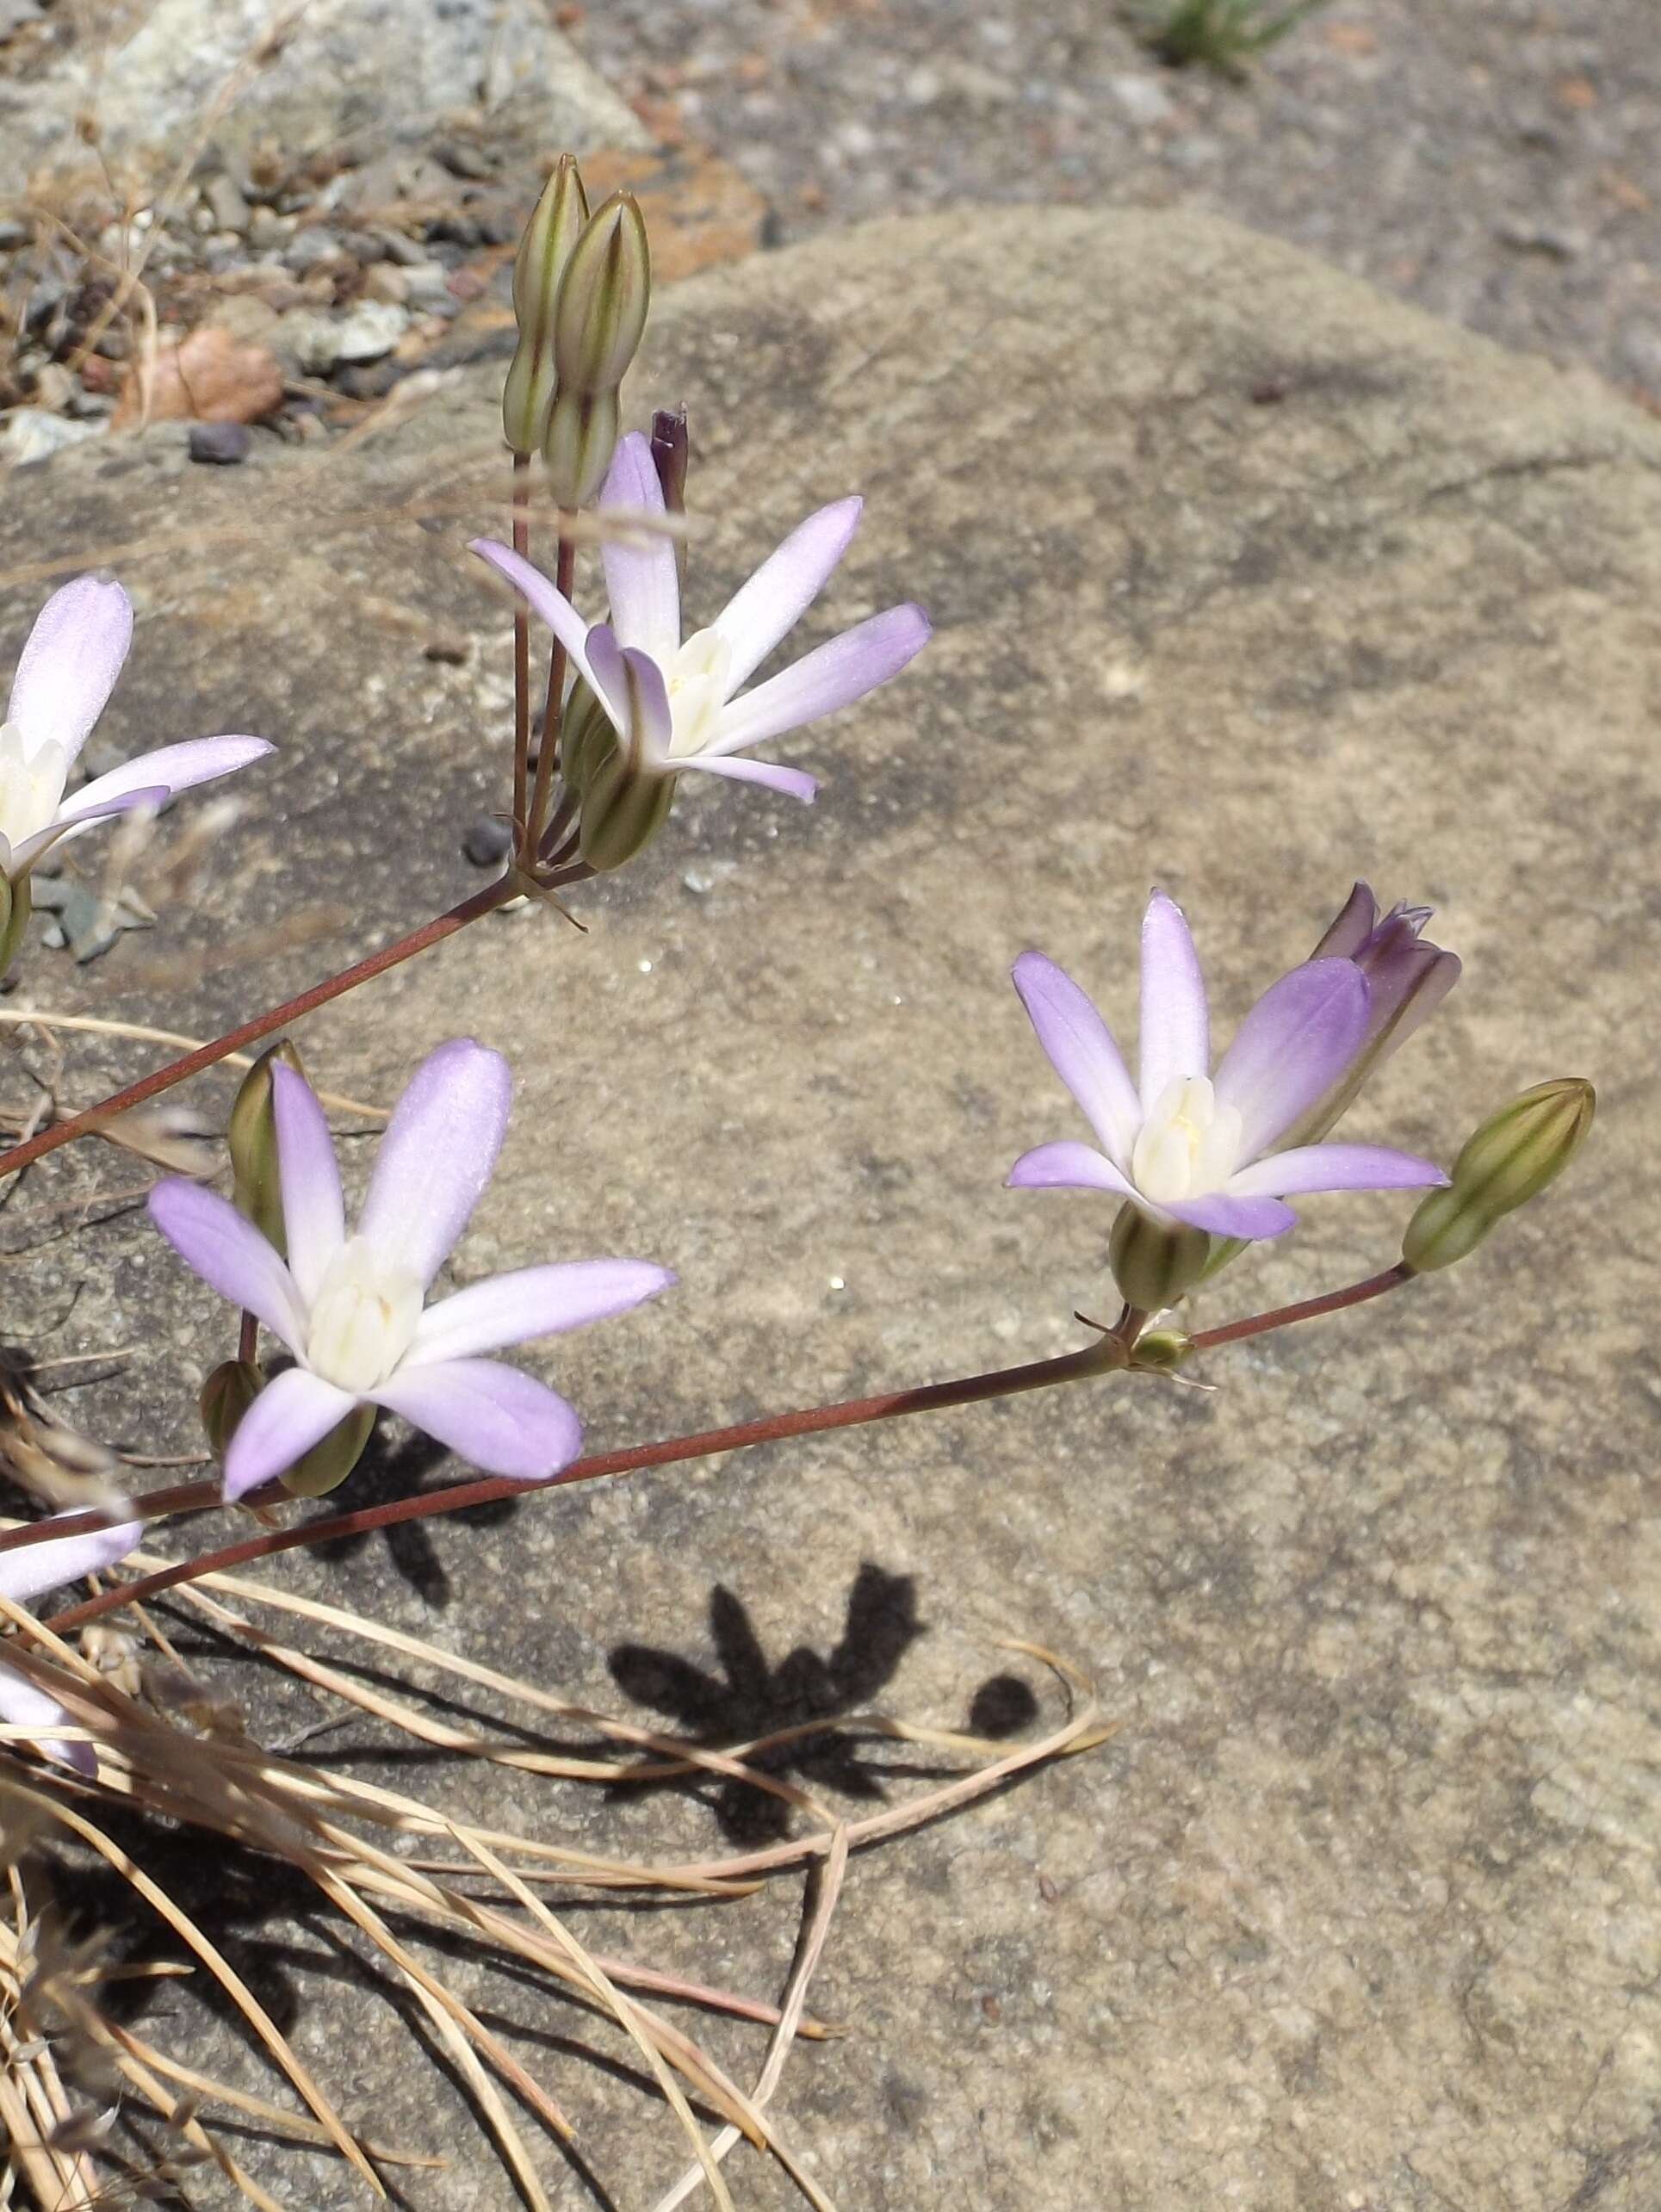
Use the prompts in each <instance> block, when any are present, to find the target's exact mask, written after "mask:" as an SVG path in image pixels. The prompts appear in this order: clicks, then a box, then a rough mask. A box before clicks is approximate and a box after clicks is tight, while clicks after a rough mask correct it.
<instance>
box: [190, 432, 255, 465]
mask: <svg viewBox="0 0 1661 2212" xmlns="http://www.w3.org/2000/svg"><path fill="white" fill-rule="evenodd" d="M252 443H253V439H252V437H251V434H250V431H249V429H248V425H247V424H246V423H192V424H191V425H190V443H189V452H190V458H191V459H192V461H207V462H214V464H216V465H217V466H218V467H219V468H233V467H234V466H235V464H236V463H237V462H239V461H246V460H247V458H248V449H249V447H250V446H251V444H252Z"/></svg>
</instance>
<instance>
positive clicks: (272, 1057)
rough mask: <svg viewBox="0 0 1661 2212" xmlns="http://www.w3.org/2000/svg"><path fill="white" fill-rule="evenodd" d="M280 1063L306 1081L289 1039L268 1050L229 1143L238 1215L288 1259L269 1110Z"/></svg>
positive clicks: (243, 1091)
mask: <svg viewBox="0 0 1661 2212" xmlns="http://www.w3.org/2000/svg"><path fill="white" fill-rule="evenodd" d="M278 1060H281V1061H282V1063H283V1065H284V1066H285V1067H288V1068H292V1069H294V1073H295V1075H299V1076H300V1077H301V1078H302V1080H303V1079H304V1077H305V1074H306V1067H305V1063H304V1062H303V1061H302V1060H301V1056H300V1054H299V1052H298V1051H297V1050H296V1049H295V1048H294V1045H292V1044H290V1043H289V1042H288V1038H286V1037H285V1038H282V1039H281V1040H280V1042H279V1043H277V1044H272V1045H269V1046H268V1047H267V1048H266V1050H264V1051H263V1052H262V1053H261V1054H260V1056H259V1057H258V1059H257V1060H256V1061H255V1063H254V1064H253V1066H252V1067H251V1069H249V1070H248V1073H247V1074H246V1075H245V1076H244V1077H243V1079H242V1081H241V1084H240V1085H239V1088H238V1091H237V1095H236V1099H235V1101H234V1103H233V1104H232V1108H231V1119H230V1123H229V1125H228V1126H227V1128H226V1142H227V1143H228V1144H229V1146H230V1149H231V1176H232V1182H231V1195H232V1199H234V1200H235V1202H236V1207H237V1211H238V1212H239V1213H241V1214H245V1216H246V1217H247V1218H248V1219H249V1220H250V1221H251V1222H252V1223H253V1224H254V1226H255V1228H256V1229H257V1230H258V1231H259V1233H260V1235H261V1236H263V1238H264V1239H265V1241H266V1242H267V1243H268V1244H270V1245H272V1246H274V1247H275V1248H276V1250H277V1251H278V1252H279V1253H282V1254H286V1253H287V1251H288V1244H287V1242H286V1240H285V1238H284V1236H283V1229H282V1187H281V1185H280V1183H279V1181H278V1177H277V1143H276V1112H275V1111H274V1109H273V1107H272V1105H271V1068H272V1065H273V1063H275V1062H276V1061H278Z"/></svg>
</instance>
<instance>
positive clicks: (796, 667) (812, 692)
mask: <svg viewBox="0 0 1661 2212" xmlns="http://www.w3.org/2000/svg"><path fill="white" fill-rule="evenodd" d="M861 505H863V502H862V501H860V500H858V499H839V500H837V501H836V502H835V503H834V505H831V506H828V507H821V508H820V510H819V511H818V512H817V513H816V514H813V515H809V517H808V519H807V521H806V522H804V523H803V524H800V525H799V526H798V527H797V528H796V530H792V531H791V533H790V536H789V537H787V538H786V539H785V541H784V544H783V545H781V546H780V547H779V548H778V552H777V553H775V554H774V555H772V558H771V559H770V560H768V561H764V562H763V563H762V565H761V567H759V568H758V569H757V570H756V572H755V574H754V575H753V576H752V577H751V579H750V580H749V582H748V583H747V584H746V585H745V586H743V588H742V590H741V591H740V592H737V593H735V594H734V597H733V598H731V599H730V600H728V604H726V606H725V607H723V608H722V611H721V612H720V613H719V614H718V615H717V616H716V618H715V620H714V622H713V623H710V627H709V628H708V629H700V630H696V631H694V632H693V634H692V635H691V637H689V638H687V639H686V640H685V642H684V643H683V641H682V639H681V635H680V586H679V580H678V579H677V577H676V574H675V549H674V547H673V545H672V543H671V542H670V541H669V539H668V538H667V537H666V536H661V535H659V534H657V533H653V534H651V535H650V536H645V534H642V536H644V542H643V543H640V544H635V545H625V544H616V543H608V544H607V545H606V546H604V548H603V552H602V559H603V561H604V567H605V586H606V592H607V593H608V595H609V597H610V620H609V622H604V623H595V624H594V626H593V627H592V629H591V628H590V627H589V625H588V624H587V623H586V622H584V620H583V618H582V617H581V616H580V615H579V613H578V612H577V610H576V609H575V608H574V607H573V605H572V604H571V602H570V601H569V600H568V599H567V598H566V597H565V596H564V594H563V593H562V592H559V591H557V590H556V589H555V586H553V585H552V584H550V583H549V580H548V579H547V577H546V576H544V575H543V574H542V573H541V571H540V570H539V569H536V568H533V567H531V565H530V562H529V561H524V560H522V559H521V558H520V556H519V555H518V554H516V553H512V552H510V551H509V549H508V548H507V547H506V546H505V545H498V544H497V543H495V542H493V540H491V539H488V538H476V539H474V542H473V550H474V552H475V553H476V554H478V555H480V558H481V559H482V560H485V561H489V562H490V564H491V566H492V567H494V568H497V569H499V570H500V572H501V573H502V574H503V575H504V576H505V577H506V579H507V580H508V581H509V583H510V584H511V585H513V586H515V588H516V589H517V590H518V592H520V593H521V594H522V595H523V596H524V598H525V599H526V600H527V601H528V602H529V604H530V606H531V608H532V609H533V610H534V611H535V612H536V614H538V615H540V616H541V617H542V620H543V621H544V622H545V623H547V624H548V626H549V629H551V630H552V631H553V632H554V634H555V636H556V637H557V638H558V639H559V640H560V641H561V644H563V645H564V647H565V648H566V650H567V653H568V654H570V656H571V659H572V662H573V666H575V668H576V670H577V672H578V673H579V675H580V676H581V677H582V678H584V679H585V681H586V683H587V685H588V686H589V688H590V689H591V690H592V691H593V693H594V695H595V697H597V698H598V701H599V703H600V704H601V706H602V707H603V708H604V710H605V713H606V715H607V716H608V718H609V719H610V722H611V725H612V727H613V728H614V729H616V730H617V734H618V735H619V737H620V738H621V739H622V740H623V744H624V746H625V747H626V748H627V749H628V751H629V753H630V756H631V759H630V765H631V767H632V768H633V769H634V771H635V772H636V773H641V774H646V775H665V776H675V775H679V774H680V773H681V772H682V771H684V770H686V769H689V768H695V769H702V770H703V771H707V772H708V773H709V774H710V775H714V776H730V777H734V778H737V779H738V780H740V781H741V782H746V783H751V784H769V785H771V787H772V789H773V790H776V791H785V792H788V793H789V794H790V796H791V797H792V798H796V799H804V800H809V799H811V798H812V797H813V796H814V793H815V790H816V788H817V786H816V785H815V783H814V780H813V778H812V777H811V776H807V775H804V774H803V772H802V771H801V770H800V769H799V768H779V767H776V766H774V765H773V764H772V762H770V761H763V760H740V759H735V758H734V755H736V754H738V753H744V752H747V750H748V749H749V747H751V746H753V745H760V744H763V743H765V740H767V739H768V738H770V737H782V736H783V735H784V733H785V731H786V730H792V729H800V728H802V727H803V724H804V723H807V722H817V721H818V719H819V717H820V716H821V715H828V714H832V713H834V711H835V710H836V709H837V708H838V707H846V706H848V705H851V704H852V702H853V701H854V700H855V699H858V698H863V697H865V693H866V692H867V691H874V690H875V689H876V688H877V685H879V684H885V683H887V681H888V679H889V677H890V676H897V675H898V674H899V672H900V671H901V669H902V668H903V667H904V666H905V665H906V663H907V661H908V660H910V659H911V658H912V656H913V654H916V653H918V652H920V650H921V649H922V647H924V645H926V644H927V641H928V636H929V625H928V617H927V615H925V614H924V612H923V610H922V609H921V608H920V607H918V606H909V605H908V606H899V607H889V609H888V610H887V611H886V612H885V613H883V614H880V615H872V616H871V617H870V618H869V619H868V620H867V621H865V622H862V623H856V624H855V626H854V628H853V629H850V630H844V631H843V633H842V635H840V637H834V638H832V639H831V640H830V641H828V643H827V644H824V645H821V646H818V647H815V650H814V651H813V652H811V653H809V654H804V655H803V658H802V659H801V660H797V661H795V662H793V663H792V665H791V666H790V667H788V668H786V669H784V670H783V671H782V672H780V673H779V674H778V675H777V676H773V677H770V678H768V680H767V681H766V682H765V684H758V685H756V687H755V689H754V690H753V691H741V686H742V685H744V684H745V683H747V681H748V679H749V678H750V677H751V675H752V674H753V672H754V671H755V670H756V669H757V668H759V666H760V665H761V663H762V662H763V661H764V660H765V659H766V657H767V655H768V654H770V653H771V652H772V649H773V647H775V646H776V645H777V644H778V642H779V641H780V640H781V639H782V638H784V636H785V635H787V633H788V632H789V631H790V630H791V629H794V628H795V626H796V623H798V622H799V621H800V620H801V618H802V617H803V614H805V613H806V611H807V610H808V608H809V606H811V605H812V604H813V602H814V601H815V599H816V598H818V596H819V594H820V592H821V591H822V590H823V589H824V586H825V584H826V581H827V579H828V577H829V576H830V573H831V572H832V570H833V569H834V567H836V564H837V562H838V561H840V559H841V558H842V555H844V554H845V553H846V551H847V548H848V543H849V541H850V540H851V539H852V536H853V533H854V531H855V530H857V529H858V524H859V510H860V507H861ZM600 506H601V510H602V511H604V509H605V508H606V507H608V506H610V507H627V508H629V509H632V510H635V511H638V512H644V513H646V514H648V515H660V514H662V512H663V511H664V506H663V491H662V487H661V486H660V483H659V481H658V474H657V470H656V469H655V468H654V467H653V464H652V449H651V446H650V445H649V443H648V441H647V440H646V439H645V438H644V437H641V435H640V434H639V432H638V431H635V432H631V433H630V435H629V437H625V438H624V439H623V441H622V442H621V443H620V444H619V445H618V447H617V453H616V455H614V456H613V459H612V462H611V467H610V473H609V474H607V476H606V480H605V482H604V486H602V488H601V492H600Z"/></svg>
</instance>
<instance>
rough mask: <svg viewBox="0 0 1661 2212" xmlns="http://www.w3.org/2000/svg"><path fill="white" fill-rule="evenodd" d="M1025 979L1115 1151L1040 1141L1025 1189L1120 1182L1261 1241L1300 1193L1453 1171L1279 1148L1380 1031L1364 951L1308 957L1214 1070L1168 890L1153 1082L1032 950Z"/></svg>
mask: <svg viewBox="0 0 1661 2212" xmlns="http://www.w3.org/2000/svg"><path fill="white" fill-rule="evenodd" d="M1014 980H1015V988H1016V990H1017V991H1018V992H1019V993H1020V1000H1021V1003H1022V1005H1023V1006H1024V1007H1026V1011H1027V1013H1028V1015H1029V1016H1030V1017H1031V1019H1032V1026H1033V1028H1034V1029H1035V1030H1036V1031H1037V1032H1038V1042H1039V1044H1041V1045H1042V1046H1043V1047H1044V1051H1045V1052H1046V1053H1047V1054H1048V1056H1049V1058H1050V1062H1051V1066H1052V1067H1053V1068H1054V1069H1055V1070H1056V1073H1057V1075H1059V1076H1060V1077H1061V1079H1062V1081H1063V1083H1065V1084H1066V1086H1067V1087H1068V1089H1069V1091H1070V1092H1071V1093H1072V1094H1073V1096H1074V1098H1075V1100H1077V1101H1078V1103H1079V1105H1080V1106H1081V1107H1082V1109H1083V1112H1084V1114H1085V1118H1087V1120H1088V1122H1089V1123H1090V1125H1091V1127H1092V1128H1093V1129H1094V1131H1095V1133H1096V1136H1097V1138H1098V1139H1099V1141H1100V1145H1101V1147H1102V1149H1101V1150H1100V1151H1097V1150H1096V1149H1094V1148H1093V1147H1092V1146H1090V1145H1088V1144H1077V1143H1058V1144H1041V1145H1039V1146H1038V1149H1037V1150H1036V1151H1032V1152H1026V1153H1024V1154H1023V1155H1022V1156H1021V1157H1020V1159H1019V1160H1018V1161H1017V1162H1015V1164H1014V1166H1013V1168H1011V1169H1010V1171H1009V1177H1008V1180H1009V1182H1010V1184H1011V1185H1012V1186H1014V1187H1020V1188H1026V1189H1042V1188H1048V1187H1055V1186H1062V1187H1070V1188H1075V1189H1088V1190H1102V1191H1112V1192H1113V1193H1116V1194H1117V1195H1118V1196H1119V1198H1122V1199H1128V1200H1129V1201H1130V1202H1131V1204H1132V1205H1135V1206H1136V1207H1137V1209H1138V1211H1140V1212H1141V1213H1143V1215H1145V1216H1146V1217H1147V1218H1148V1219H1150V1221H1154V1222H1156V1223H1159V1224H1162V1225H1163V1226H1166V1227H1170V1226H1173V1225H1175V1224H1181V1225H1182V1226H1183V1227H1185V1228H1189V1229H1202V1230H1206V1231H1207V1232H1208V1233H1209V1234H1211V1235H1212V1236H1238V1237H1243V1238H1255V1237H1264V1236H1280V1235H1281V1234H1282V1232H1283V1231H1284V1230H1288V1229H1290V1228H1291V1227H1292V1223H1293V1221H1294V1220H1295V1219H1296V1218H1297V1217H1296V1216H1295V1215H1294V1214H1293V1212H1292V1208H1291V1207H1290V1206H1289V1205H1286V1204H1285V1200H1286V1199H1287V1198H1288V1197H1291V1196H1293V1195H1295V1194H1298V1193H1305V1192H1311V1191H1339V1190H1369V1191H1371V1190H1393V1189H1398V1188H1402V1187H1423V1186H1426V1185H1429V1184H1440V1183H1444V1182H1446V1181H1447V1177H1446V1176H1445V1175H1444V1174H1442V1172H1441V1168H1438V1167H1436V1166H1435V1165H1434V1163H1433V1162H1430V1161H1429V1160H1421V1159H1418V1158H1416V1157H1415V1156H1413V1155H1412V1154H1411V1153H1407V1152H1397V1151H1392V1150H1391V1149H1389V1148H1387V1147H1386V1146H1384V1145H1378V1144H1296V1145H1293V1146H1292V1147H1291V1148H1290V1149H1287V1150H1286V1151H1279V1152H1277V1151H1275V1150H1274V1149H1273V1147H1274V1145H1275V1144H1276V1143H1278V1142H1279V1140H1280V1138H1281V1137H1283V1136H1284V1135H1285V1134H1286V1131H1289V1130H1290V1129H1291V1128H1292V1125H1293V1124H1294V1123H1296V1122H1297V1121H1298V1118H1300V1116H1302V1115H1303V1114H1305V1112H1307V1111H1308V1109H1309V1108H1310V1107H1311V1106H1312V1105H1313V1104H1314V1103H1315V1102H1316V1101H1317V1100H1319V1099H1321V1098H1322V1097H1323V1096H1324V1095H1325V1094H1327V1093H1328V1092H1329V1090H1330V1089H1331V1087H1332V1086H1333V1085H1334V1084H1335V1083H1336V1082H1338V1081H1339V1080H1340V1079H1341V1078H1342V1075H1343V1074H1344V1072H1345V1071H1346V1069H1348V1068H1349V1067H1350V1065H1351V1064H1352V1063H1353V1062H1354V1059H1355V1057H1356V1056H1357V1054H1358V1053H1360V1051H1361V1050H1363V1048H1364V1046H1365V1044H1366V1043H1367V1038H1368V1035H1369V1032H1370V1026H1371V1019H1372V1012H1371V1009H1372V997H1373V994H1372V988H1371V986H1370V985H1369V983H1368V982H1367V976H1366V975H1365V974H1364V972H1363V970H1362V969H1361V968H1360V966H1359V965H1358V964H1357V963H1355V961H1354V960H1353V959H1350V958H1323V959H1317V960H1306V961H1305V963H1304V964H1303V965H1302V967H1300V968H1294V969H1293V970H1292V972H1291V974H1290V975H1287V976H1282V977H1281V978H1280V982H1278V983H1274V984H1272V985H1271V986H1270V988H1268V989H1267V991H1266V992H1265V993H1264V994H1263V995H1262V997H1261V999H1259V1000H1258V1001H1257V1003H1256V1005H1255V1007H1253V1008H1252V1009H1251V1011H1250V1013H1249V1014H1248V1015H1247V1016H1246V1018H1245V1019H1244V1021H1243V1022H1242V1023H1241V1025H1240V1027H1239V1030H1238V1031H1237V1032H1236V1036H1235V1038H1234V1042H1233V1043H1232V1044H1230V1047H1229V1049H1228V1050H1227V1051H1226V1052H1225V1053H1224V1055H1223V1057H1222V1058H1221V1060H1220V1061H1218V1063H1217V1067H1216V1069H1215V1070H1213V1069H1212V1064H1211V1022H1210V1015H1209V1012H1208V1009H1207V1007H1206V1001H1205V983H1204V982H1203V981H1202V979H1201V976H1200V973H1199V959H1198V957H1197V956H1196V954H1195V951H1194V946H1193V938H1192V937H1191V936H1190V935H1189V933H1188V925H1187V922H1186V921H1185V920H1183V918H1182V914H1181V909H1180V908H1177V907H1176V906H1175V905H1174V903H1173V902H1172V901H1171V900H1169V899H1168V898H1167V897H1166V896H1165V895H1164V894H1163V892H1161V891H1156V892H1155V893H1154V895H1153V897H1152V899H1151V900H1150V902H1149V906H1148V912H1147V915H1146V917H1145V919H1144V920H1143V925H1142V1022H1141V1037H1140V1044H1141V1068H1140V1078H1141V1080H1140V1081H1139V1083H1132V1081H1131V1077H1130V1074H1129V1072H1128V1070H1127V1069H1126V1068H1125V1062H1124V1060H1123V1058H1122V1057H1121V1056H1120V1053H1119V1047H1118V1045H1117V1044H1115V1043H1114V1042H1113V1038H1112V1033H1111V1032H1110V1031H1109V1030H1108V1028H1107V1025H1106V1023H1105V1022H1104V1021H1103V1020H1102V1019H1101V1016H1100V1014H1099V1013H1097V1012H1096V1010H1095V1008H1094V1006H1093V1005H1092V1004H1091V1003H1090V1001H1089V1000H1088V998H1087V997H1086V996H1085V994H1084V993H1083V992H1082V990H1081V989H1080V988H1079V987H1078V985H1077V984H1076V983H1075V982H1073V981H1072V980H1071V978H1070V977H1069V976H1065V975H1063V972H1062V970H1060V969H1059V968H1057V966H1056V965H1055V963H1054V962H1053V961H1051V960H1046V959H1045V958H1044V955H1043V954H1042V953H1041V952H1024V953H1023V954H1022V955H1021V957H1020V959H1019V960H1018V961H1017V962H1016V963H1015V970H1014Z"/></svg>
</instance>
